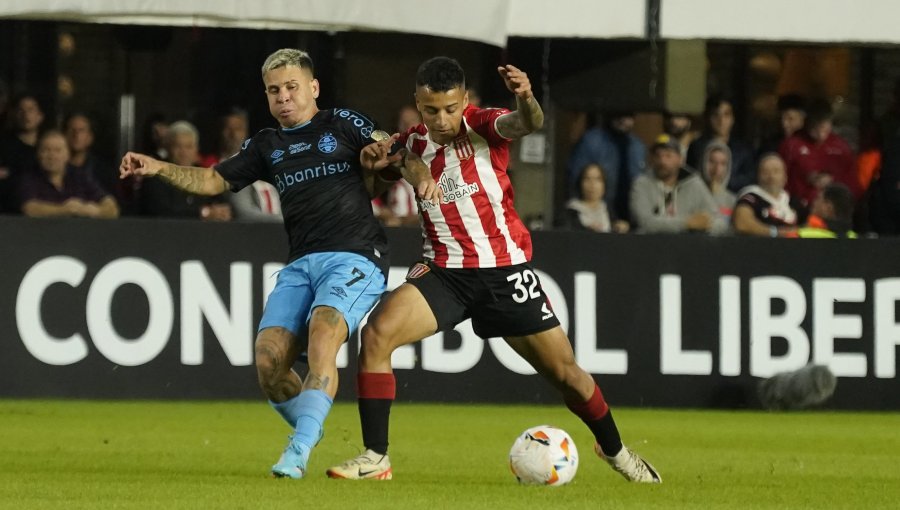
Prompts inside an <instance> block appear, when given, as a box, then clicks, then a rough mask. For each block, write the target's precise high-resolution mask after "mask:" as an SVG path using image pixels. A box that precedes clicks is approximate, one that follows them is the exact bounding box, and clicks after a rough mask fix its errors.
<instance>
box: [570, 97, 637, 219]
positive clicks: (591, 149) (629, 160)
mask: <svg viewBox="0 0 900 510" xmlns="http://www.w3.org/2000/svg"><path fill="white" fill-rule="evenodd" d="M605 118H606V120H605V122H604V123H603V124H602V125H598V126H595V127H592V128H590V129H588V130H587V131H585V133H584V135H582V137H581V139H580V140H579V141H578V143H576V144H575V148H574V150H573V151H572V156H571V158H569V165H568V184H569V197H570V198H574V197H577V196H578V193H579V182H578V181H579V177H580V176H581V172H582V170H584V169H585V168H586V167H587V166H588V165H589V164H591V163H593V164H597V165H600V167H601V168H603V170H604V171H605V172H606V194H605V195H604V197H603V198H604V200H605V201H606V203H607V204H609V208H610V212H611V213H612V214H613V215H615V216H616V217H617V218H620V219H622V220H627V219H628V215H629V211H630V207H629V205H628V201H629V190H630V189H631V184H632V182H634V179H636V178H637V177H638V176H639V175H641V174H642V173H643V172H644V168H645V166H646V153H647V149H646V147H645V146H644V143H643V142H641V140H640V139H638V137H637V136H635V134H634V133H632V130H633V129H634V114H632V113H630V112H613V113H610V114H609V115H607V116H606V117H605Z"/></svg>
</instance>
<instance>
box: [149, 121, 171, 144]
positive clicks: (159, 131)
mask: <svg viewBox="0 0 900 510" xmlns="http://www.w3.org/2000/svg"><path fill="white" fill-rule="evenodd" d="M150 134H151V136H152V137H153V143H154V145H156V146H157V147H162V145H163V141H164V140H165V139H166V135H168V134H169V125H168V124H167V123H165V122H163V121H160V122H154V123H153V125H152V126H150Z"/></svg>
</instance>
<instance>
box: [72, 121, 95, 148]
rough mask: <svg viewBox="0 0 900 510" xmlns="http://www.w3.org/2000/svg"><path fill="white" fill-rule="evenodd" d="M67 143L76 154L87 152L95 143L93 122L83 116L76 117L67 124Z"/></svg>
mask: <svg viewBox="0 0 900 510" xmlns="http://www.w3.org/2000/svg"><path fill="white" fill-rule="evenodd" d="M66 141H67V142H68V143H69V149H70V150H71V151H72V152H74V153H81V152H87V151H88V149H90V148H91V145H93V143H94V131H93V130H92V129H91V122H90V121H89V120H88V119H87V118H86V117H84V116H82V115H76V116H74V117H72V118H71V119H69V122H68V124H66Z"/></svg>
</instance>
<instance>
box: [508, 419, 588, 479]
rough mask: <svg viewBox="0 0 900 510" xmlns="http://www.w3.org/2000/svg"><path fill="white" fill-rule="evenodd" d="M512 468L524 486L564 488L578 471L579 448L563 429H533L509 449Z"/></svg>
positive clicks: (543, 427) (547, 427)
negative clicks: (560, 486)
mask: <svg viewBox="0 0 900 510" xmlns="http://www.w3.org/2000/svg"><path fill="white" fill-rule="evenodd" d="M509 469H511V470H512V472H513V474H514V475H516V479H517V480H519V483H522V484H527V485H564V484H567V483H569V482H571V481H572V479H573V478H575V472H576V471H578V449H577V448H575V442H574V441H572V438H571V437H570V436H569V434H567V433H566V431H565V430H563V429H560V428H557V427H553V426H550V425H540V426H537V427H532V428H530V429H528V430H526V431H525V432H522V435H520V436H519V437H518V438H517V439H516V442H515V443H513V445H512V448H511V449H510V450H509Z"/></svg>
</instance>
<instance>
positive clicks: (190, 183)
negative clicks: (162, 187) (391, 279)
mask: <svg viewBox="0 0 900 510" xmlns="http://www.w3.org/2000/svg"><path fill="white" fill-rule="evenodd" d="M130 175H140V176H144V177H154V176H156V177H159V178H160V179H162V180H163V181H165V182H167V183H169V184H171V185H172V186H175V187H176V188H178V189H181V190H184V191H187V192H189V193H195V194H197V195H218V194H221V193H223V192H225V191H228V189H229V187H230V186H229V185H228V182H227V181H226V180H225V179H224V178H223V177H222V176H221V175H219V173H218V172H216V171H215V169H212V168H201V167H195V166H179V165H174V164H172V163H168V162H165V161H159V160H158V159H154V158H151V157H150V156H146V155H144V154H138V153H136V152H129V153H126V154H125V156H123V157H122V163H121V164H120V165H119V177H120V178H122V179H124V178H126V177H128V176H130Z"/></svg>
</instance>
